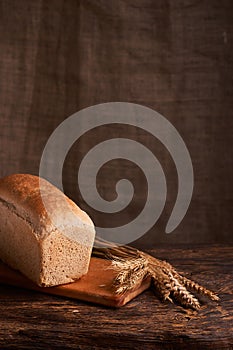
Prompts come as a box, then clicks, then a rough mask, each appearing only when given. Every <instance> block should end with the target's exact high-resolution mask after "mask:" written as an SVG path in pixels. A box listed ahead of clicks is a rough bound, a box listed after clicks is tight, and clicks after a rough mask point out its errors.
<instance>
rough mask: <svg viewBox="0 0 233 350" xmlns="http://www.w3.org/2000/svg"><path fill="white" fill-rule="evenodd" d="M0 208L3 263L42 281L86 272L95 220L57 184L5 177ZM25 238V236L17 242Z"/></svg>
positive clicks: (33, 178)
mask: <svg viewBox="0 0 233 350" xmlns="http://www.w3.org/2000/svg"><path fill="white" fill-rule="evenodd" d="M0 208H1V211H2V217H0V258H1V259H2V260H3V261H4V262H6V263H7V264H9V265H10V266H11V267H13V268H15V269H19V270H20V271H21V272H22V273H23V274H25V275H26V276H27V277H29V278H30V279H32V280H33V281H34V282H36V283H37V284H39V285H43V286H53V285H57V284H63V283H68V282H72V281H74V280H75V279H77V278H80V277H81V276H82V275H83V274H85V273H87V270H88V266H89V262H90V256H91V251H92V246H93V243H94V236H95V229H94V224H93V222H92V221H91V219H90V218H89V216H88V215H87V214H86V213H85V212H84V211H82V210H81V209H80V208H79V207H78V206H77V205H76V204H75V203H74V202H73V201H71V200H70V199H69V198H68V197H67V196H65V195H64V194H63V193H62V192H61V191H60V190H59V189H57V188H56V187H55V186H53V185H52V184H50V183H49V182H48V181H46V180H44V179H41V178H39V177H37V176H34V175H29V174H14V175H10V176H7V177H4V178H2V179H0ZM24 239H27V240H28V241H27V242H26V243H21V242H23V241H24ZM29 241H30V243H29V244H28V242H29ZM9 247H10V248H9ZM30 248H31V249H30ZM30 262H31V267H30V266H29V265H30ZM32 266H34V268H32Z"/></svg>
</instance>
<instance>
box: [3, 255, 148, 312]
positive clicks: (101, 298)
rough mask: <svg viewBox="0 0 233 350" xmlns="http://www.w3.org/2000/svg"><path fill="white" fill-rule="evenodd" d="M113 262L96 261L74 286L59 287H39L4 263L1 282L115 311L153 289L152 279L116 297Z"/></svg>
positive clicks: (93, 261)
mask: <svg viewBox="0 0 233 350" xmlns="http://www.w3.org/2000/svg"><path fill="white" fill-rule="evenodd" d="M110 265H111V263H110V261H108V260H105V259H99V258H95V257H92V258H91V261H90V266H89V271H88V273H87V274H86V275H85V276H83V277H82V278H80V279H79V280H77V281H76V282H74V283H69V284H64V285H60V286H56V287H38V286H37V285H36V284H34V283H33V282H31V281H30V280H28V279H27V278H26V277H25V276H23V275H22V274H21V273H19V272H18V271H15V270H13V269H11V268H9V267H8V266H6V265H5V264H3V263H2V262H0V282H1V283H5V284H8V285H12V286H16V287H22V288H26V289H32V290H36V291H39V292H42V293H47V294H54V295H60V296H64V297H68V298H73V299H79V300H85V301H88V302H92V303H96V304H102V305H107V306H112V307H120V306H123V305H125V304H126V303H127V302H129V301H130V300H132V299H133V298H134V297H136V296H137V295H139V294H140V293H142V292H143V291H144V290H146V289H147V288H149V286H150V279H149V278H147V279H146V280H144V281H143V283H142V285H141V286H139V287H138V288H137V289H135V290H133V291H131V292H128V293H126V294H124V295H116V294H114V291H113V289H112V282H113V279H114V277H115V272H114V271H113V269H111V268H110Z"/></svg>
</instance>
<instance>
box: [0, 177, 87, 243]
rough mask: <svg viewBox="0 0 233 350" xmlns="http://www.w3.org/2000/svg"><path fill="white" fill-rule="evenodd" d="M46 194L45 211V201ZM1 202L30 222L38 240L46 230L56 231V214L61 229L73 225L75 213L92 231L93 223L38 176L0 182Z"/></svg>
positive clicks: (59, 192)
mask: <svg viewBox="0 0 233 350" xmlns="http://www.w3.org/2000/svg"><path fill="white" fill-rule="evenodd" d="M43 193H44V194H45V196H44V200H45V201H46V202H45V203H46V208H45V205H44V202H43V200H42V195H41V194H43ZM0 200H1V201H2V202H5V204H6V205H8V206H10V207H11V208H12V211H15V213H16V214H17V215H19V216H20V217H22V218H23V219H24V220H26V221H28V222H29V223H30V224H31V225H32V227H33V229H34V232H35V233H36V234H37V235H39V236H40V235H41V234H42V232H44V231H45V229H46V231H47V233H49V231H51V230H52V229H54V224H53V223H52V222H51V215H53V213H55V215H56V217H55V222H56V224H58V226H62V227H65V226H66V225H68V226H69V225H72V223H71V220H70V215H68V214H70V212H72V213H73V214H74V216H75V217H77V218H78V219H79V220H80V221H82V222H84V223H86V224H87V225H91V226H92V227H93V223H92V221H91V219H90V218H89V216H88V215H87V214H86V213H85V212H83V211H82V210H81V209H80V208H79V207H78V206H77V205H76V204H75V203H74V202H73V201H71V200H70V199H69V198H68V197H66V196H65V195H64V194H63V193H62V192H61V191H60V190H59V189H57V188H56V187H55V186H53V185H52V184H50V183H49V182H48V181H46V180H44V179H41V178H39V177H38V176H34V175H29V174H13V175H10V176H6V177H4V178H2V179H0ZM66 218H67V219H66ZM52 219H53V218H52ZM52 221H53V222H54V220H52Z"/></svg>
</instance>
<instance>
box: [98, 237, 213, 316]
mask: <svg viewBox="0 0 233 350" xmlns="http://www.w3.org/2000/svg"><path fill="white" fill-rule="evenodd" d="M93 255H94V256H98V257H101V258H107V259H111V262H112V268H113V269H115V270H116V271H117V275H116V277H115V279H114V281H113V288H114V292H115V293H116V294H124V293H127V292H129V291H132V290H134V289H135V288H137V287H138V286H140V285H141V283H142V281H143V280H144V279H145V278H148V277H151V286H152V287H153V288H154V290H155V292H156V294H157V295H158V296H159V298H160V299H161V300H163V301H165V300H169V301H170V302H173V301H175V302H176V303H178V304H180V305H181V306H183V307H188V308H192V309H194V310H198V309H200V302H199V300H198V299H197V298H196V297H195V296H194V295H193V294H192V293H191V292H190V291H189V290H191V291H193V292H196V293H198V294H202V295H205V296H207V297H208V298H210V299H211V300H215V301H217V300H219V297H218V296H217V294H215V293H214V292H212V291H210V290H208V289H206V288H205V287H203V286H201V285H199V284H198V283H196V282H193V281H191V280H190V279H188V278H186V277H184V276H182V275H180V274H179V273H178V272H177V271H176V270H175V269H174V267H173V266H172V265H170V264H169V263H168V262H166V261H163V260H159V259H156V258H155V257H153V256H151V255H149V254H147V253H144V252H142V251H140V250H138V249H136V248H133V247H131V246H127V245H124V246H115V244H113V243H111V242H107V241H104V240H102V239H100V238H96V240H95V248H94V249H93Z"/></svg>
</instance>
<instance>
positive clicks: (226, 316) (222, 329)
mask: <svg viewBox="0 0 233 350" xmlns="http://www.w3.org/2000/svg"><path fill="white" fill-rule="evenodd" d="M150 253H151V254H153V255H154V256H156V257H158V258H161V259H166V260H167V261H169V262H171V263H172V264H173V265H174V266H175V267H176V268H177V269H178V270H179V271H183V272H184V273H185V275H186V274H187V275H188V276H190V277H191V278H192V279H193V280H196V281H197V282H199V283H201V284H203V285H205V286H206V287H209V288H211V289H213V290H214V291H217V292H218V293H219V295H220V297H221V300H220V302H218V303H215V302H210V301H208V300H206V299H203V298H202V300H203V302H205V304H204V305H203V307H202V308H201V310H200V311H199V312H198V313H196V312H191V311H187V310H184V309H182V308H181V307H178V306H176V305H172V304H169V303H161V302H160V301H159V300H158V299H157V297H156V296H155V295H154V294H153V291H152V290H147V291H146V292H144V293H143V294H141V295H140V296H138V297H137V298H135V299H134V300H133V301H131V302H130V303H129V304H127V305H126V306H124V307H122V308H119V309H111V308H108V307H101V306H96V305H91V304H88V303H85V302H81V301H76V300H69V299H65V298H61V297H56V296H52V295H45V294H41V293H38V292H32V291H28V290H23V289H20V288H13V287H7V286H4V285H0V349H46V350H47V349H179V350H180V349H189V350H191V349H217V350H219V349H233V296H232V294H233V261H232V258H233V246H229V247H226V246H200V247H198V246H196V247H195V248H192V249H190V248H185V247H179V248H158V249H156V250H153V251H150Z"/></svg>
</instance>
